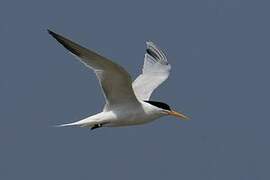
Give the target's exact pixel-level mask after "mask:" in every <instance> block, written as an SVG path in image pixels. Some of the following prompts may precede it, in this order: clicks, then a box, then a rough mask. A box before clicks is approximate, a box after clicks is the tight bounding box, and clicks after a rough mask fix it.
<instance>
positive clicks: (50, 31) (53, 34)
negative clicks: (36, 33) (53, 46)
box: [47, 29, 57, 37]
mask: <svg viewBox="0 0 270 180" xmlns="http://www.w3.org/2000/svg"><path fill="white" fill-rule="evenodd" d="M47 32H48V33H49V34H50V35H52V36H53V37H55V36H57V34H56V33H55V32H53V31H52V30H50V29H47Z"/></svg>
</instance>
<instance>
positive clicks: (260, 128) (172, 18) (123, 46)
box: [0, 0, 270, 180]
mask: <svg viewBox="0 0 270 180" xmlns="http://www.w3.org/2000/svg"><path fill="white" fill-rule="evenodd" d="M269 6H270V3H269V2H268V1H260V0H258V1H251V0H182V1H154V0H153V1H142V0H141V1H139V0H136V1H124V0H122V1H120V0H117V1H104V0H96V1H91V0H88V1H87V0H84V1H83V0H77V1H73V2H71V1H54V0H46V1H37V0H32V1H30V0H25V1H19V0H17V1H13V0H9V1H8V0H1V2H0V49H1V50H0V120H1V125H0V179H1V180H15V179H38V180H48V179H64V180H74V179H129V180H138V179H155V180H159V179H185V180H194V179H202V180H217V179H218V180H228V179H230V180H254V179H256V180H268V179H270V171H269V167H270V156H269V152H270V141H269V137H270V132H269V126H270V122H269V120H270V119H269V112H270V111H269V106H270V101H269V100H270V99H269V92H270V86H269V77H270V73H269V66H270V63H269V61H270V59H269V58H270V54H269V52H270V51H269V48H270V43H269V42H270V41H269V40H270V38H269V37H270V35H269V32H270V26H269V18H270V11H269ZM47 28H51V29H52V30H54V31H55V32H57V33H60V34H63V35H65V36H67V37H69V38H71V39H73V40H74V41H76V42H79V43H81V44H83V45H84V46H86V47H88V48H91V49H93V50H95V51H97V52H99V53H101V54H103V55H105V56H107V57H109V58H111V59H112V60H114V61H115V62H117V63H119V64H121V65H122V66H123V67H125V68H126V69H127V71H129V72H130V73H131V75H132V76H133V78H135V77H136V76H137V75H138V74H139V73H140V72H141V67H142V63H143V56H144V53H145V41H147V40H152V41H154V42H155V43H157V44H158V46H160V47H161V48H162V49H164V51H165V52H166V54H167V56H168V60H169V62H170V63H171V65H172V72H171V76H170V77H169V79H168V80H167V81H166V82H165V83H164V84H162V86H161V87H160V88H158V90H157V91H155V93H154V94H153V96H152V99H153V100H158V101H164V102H166V103H168V104H170V105H171V106H172V107H174V108H175V109H177V110H180V111H182V112H184V113H185V114H187V115H189V116H190V117H191V118H192V120H191V121H179V120H178V119H175V118H173V117H164V118H161V119H158V120H157V121H155V122H154V123H150V124H146V125H144V126H134V127H126V128H103V129H102V128H101V129H97V130H95V131H92V132H91V131H90V130H89V129H85V128H54V127H52V126H53V125H57V124H62V123H67V122H72V121H76V120H79V119H82V118H85V117H87V116H89V115H92V114H95V113H97V112H99V111H100V110H101V109H102V107H103V104H104V99H103V96H102V93H101V91H100V88H99V86H98V82H97V79H96V77H95V75H94V73H92V72H91V70H89V69H87V68H86V67H84V66H83V65H82V64H80V63H79V62H78V61H77V60H76V59H74V57H72V56H71V55H70V54H68V53H67V51H66V50H65V49H64V48H63V47H61V46H60V45H59V44H58V43H57V42H56V41H55V40H54V39H53V38H52V37H50V36H49V35H48V34H47V32H46V29H47Z"/></svg>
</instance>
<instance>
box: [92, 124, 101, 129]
mask: <svg viewBox="0 0 270 180" xmlns="http://www.w3.org/2000/svg"><path fill="white" fill-rule="evenodd" d="M102 125H103V124H95V125H94V126H93V127H91V130H94V129H96V128H100V127H102Z"/></svg>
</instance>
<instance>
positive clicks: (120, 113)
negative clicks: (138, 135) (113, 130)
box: [105, 107, 163, 127]
mask: <svg viewBox="0 0 270 180" xmlns="http://www.w3.org/2000/svg"><path fill="white" fill-rule="evenodd" d="M112 113H113V114H115V118H114V119H112V120H111V121H110V123H108V124H106V125H105V126H110V127H117V126H130V125H139V124H144V123H148V122H151V121H153V120H155V119H157V118H159V117H161V116H163V115H162V114H160V113H157V112H156V111H153V110H149V109H148V108H147V107H144V108H141V107H134V108H132V109H130V108H127V109H119V110H116V111H113V112H112Z"/></svg>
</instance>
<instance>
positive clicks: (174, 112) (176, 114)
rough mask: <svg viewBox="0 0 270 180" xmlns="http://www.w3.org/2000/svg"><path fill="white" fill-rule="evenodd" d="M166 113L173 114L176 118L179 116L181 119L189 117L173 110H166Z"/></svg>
mask: <svg viewBox="0 0 270 180" xmlns="http://www.w3.org/2000/svg"><path fill="white" fill-rule="evenodd" d="M167 113H168V115H171V116H175V117H178V118H181V119H184V120H188V119H189V117H187V116H185V115H184V114H182V113H179V112H176V111H173V110H171V111H167Z"/></svg>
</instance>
